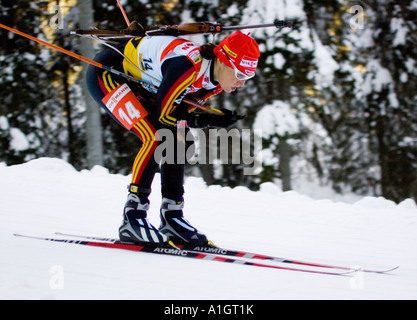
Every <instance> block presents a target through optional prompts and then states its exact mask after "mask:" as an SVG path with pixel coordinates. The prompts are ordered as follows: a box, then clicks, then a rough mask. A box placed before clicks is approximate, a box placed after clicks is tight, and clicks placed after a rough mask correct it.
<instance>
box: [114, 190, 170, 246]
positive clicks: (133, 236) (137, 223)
mask: <svg viewBox="0 0 417 320" xmlns="http://www.w3.org/2000/svg"><path fill="white" fill-rule="evenodd" d="M148 209H149V200H147V199H146V200H144V199H142V200H141V199H140V197H139V196H138V194H136V193H132V192H130V193H129V195H128V196H127V202H126V204H125V208H124V212H123V222H122V225H121V226H120V228H119V238H120V241H121V242H134V243H148V244H154V245H166V244H167V242H168V238H167V236H166V235H164V234H162V233H161V232H159V230H158V229H157V228H155V227H154V226H153V225H151V223H150V222H149V220H148V218H147V211H148Z"/></svg>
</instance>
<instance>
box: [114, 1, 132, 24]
mask: <svg viewBox="0 0 417 320" xmlns="http://www.w3.org/2000/svg"><path fill="white" fill-rule="evenodd" d="M117 4H118V5H119V8H120V11H122V14H123V17H124V18H125V21H126V24H127V26H129V25H130V21H129V18H128V17H127V14H126V11H125V9H123V6H122V4H121V3H120V0H117Z"/></svg>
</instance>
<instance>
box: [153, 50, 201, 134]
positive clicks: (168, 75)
mask: <svg viewBox="0 0 417 320" xmlns="http://www.w3.org/2000/svg"><path fill="white" fill-rule="evenodd" d="M196 74H197V73H196V69H195V67H194V65H193V63H192V62H191V61H190V60H189V59H188V58H187V57H177V58H172V59H169V60H167V61H165V62H164V63H163V65H162V75H163V80H162V82H161V84H160V86H159V89H158V93H157V95H156V108H157V110H160V112H161V113H160V116H159V121H160V122H161V123H163V124H165V125H168V126H175V125H176V123H177V119H176V118H175V117H174V116H173V115H172V113H173V112H174V110H175V109H176V105H174V102H175V101H176V100H181V99H182V98H183V96H184V93H185V90H186V89H187V88H188V87H189V86H191V85H192V84H193V83H194V81H195V77H196ZM177 102H180V101H177Z"/></svg>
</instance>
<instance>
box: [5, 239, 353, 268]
mask: <svg viewBox="0 0 417 320" xmlns="http://www.w3.org/2000/svg"><path fill="white" fill-rule="evenodd" d="M13 235H14V236H16V237H23V238H28V239H36V240H43V241H51V242H58V243H69V244H76V245H83V246H91V247H101V248H112V249H121V250H129V251H136V252H145V253H153V254H160V255H167V256H177V257H184V258H192V259H200V260H211V261H218V262H225V263H230V264H240V265H246V266H254V267H261V268H270V269H277V270H287V271H296V272H304V273H315V274H322V275H335V276H344V275H350V274H353V273H355V272H356V270H349V271H342V272H329V271H321V270H309V269H298V268H290V267H282V266H276V265H268V264H262V263H254V262H248V261H245V260H240V259H235V258H229V257H224V256H221V255H217V254H209V253H202V252H196V251H188V250H183V249H179V248H175V247H170V246H158V245H146V244H144V245H138V244H127V243H122V242H120V241H94V240H87V239H86V240H72V239H58V238H48V237H39V236H31V235H23V234H18V233H15V234H13ZM107 240H109V239H107Z"/></svg>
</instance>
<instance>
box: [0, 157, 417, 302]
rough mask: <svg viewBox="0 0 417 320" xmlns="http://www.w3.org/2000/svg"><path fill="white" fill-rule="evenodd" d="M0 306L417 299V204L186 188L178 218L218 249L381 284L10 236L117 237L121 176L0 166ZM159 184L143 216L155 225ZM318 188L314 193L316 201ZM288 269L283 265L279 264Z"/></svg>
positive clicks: (268, 187) (195, 184)
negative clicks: (329, 268)
mask: <svg viewBox="0 0 417 320" xmlns="http://www.w3.org/2000/svg"><path fill="white" fill-rule="evenodd" d="M0 176H1V179H0V256H1V263H0V298H1V299H145V300H146V299H158V300H168V299H197V300H200V299H207V300H212V299H248V300H257V299H267V300H269V299H416V298H417V255H416V253H417V232H416V227H417V206H416V204H415V202H414V201H413V200H411V199H408V200H405V201H403V202H402V203H400V204H398V205H397V204H395V203H394V202H392V201H389V200H386V199H384V198H373V197H366V198H362V199H360V200H359V201H354V202H353V203H348V202H342V201H335V200H332V199H321V200H315V199H313V198H311V197H308V196H306V195H303V194H301V193H299V192H296V191H290V192H282V191H281V190H280V189H279V188H278V187H277V186H276V185H274V184H272V183H266V184H264V185H262V188H261V190H260V191H258V192H253V191H250V190H248V189H246V188H243V187H238V188H234V189H231V188H227V187H220V186H210V187H207V186H206V185H205V183H204V182H203V180H202V179H200V178H195V177H190V178H188V179H187V180H186V185H185V187H186V191H187V192H186V208H185V215H186V217H187V218H188V219H189V220H190V221H191V223H193V224H194V225H196V226H198V227H199V229H201V231H203V232H205V233H206V234H207V235H209V236H210V238H211V239H212V240H213V241H215V242H216V243H217V244H218V245H220V246H223V247H225V248H230V249H245V250H247V251H253V252H258V253H265V254H271V255H275V256H280V257H285V258H293V259H300V260H307V261H315V262H320V263H328V264H337V265H343V266H347V267H352V266H362V267H363V268H376V269H384V268H388V267H394V266H397V265H400V269H398V270H396V271H394V272H393V273H392V274H390V275H380V274H368V273H366V274H363V273H361V272H360V273H357V274H355V275H353V276H326V275H317V274H306V273H300V272H291V271H283V270H274V269H264V268H257V267H249V266H243V265H231V264H226V263H219V262H213V261H200V260H191V259H185V258H180V257H170V256H158V255H152V254H147V253H137V252H128V251H122V250H111V249H102V248H94V247H84V246H76V245H71V244H61V243H52V242H46V241H44V242H43V241H38V240H32V239H25V238H17V237H14V236H13V233H22V234H29V235H38V236H54V233H55V232H67V233H68V232H69V233H75V234H89V235H97V236H106V237H116V236H117V229H118V227H119V225H120V222H121V209H122V207H123V204H124V201H125V197H126V185H127V184H128V183H129V179H130V177H129V176H122V175H114V174H110V173H109V171H108V170H107V169H106V168H102V167H94V168H93V169H92V170H83V171H76V170H75V169H74V168H73V167H72V166H71V165H69V164H68V163H66V162H64V161H62V160H58V159H50V158H41V159H36V160H33V161H30V162H28V163H25V164H22V165H16V166H10V167H8V166H5V165H4V164H2V165H0ZM159 188H160V184H159V176H157V177H156V178H155V182H154V185H153V190H154V192H153V193H152V195H151V210H150V212H149V218H150V220H151V222H152V223H153V224H155V225H158V224H159V217H158V209H159V203H160V199H159V197H160V196H159ZM317 192H318V191H317V187H316V193H317ZM286 266H290V265H288V264H287V265H286Z"/></svg>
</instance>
